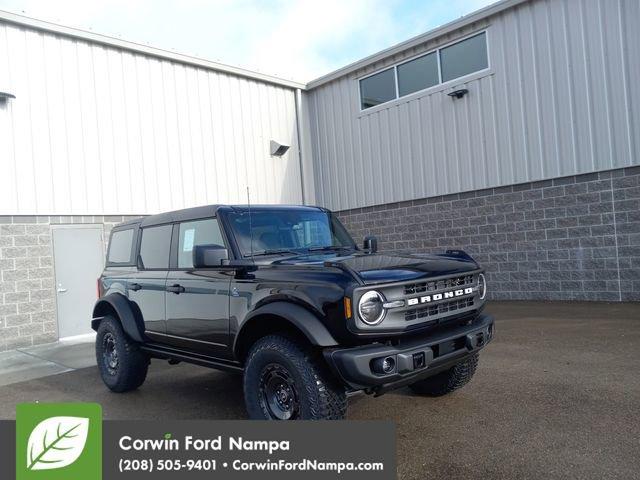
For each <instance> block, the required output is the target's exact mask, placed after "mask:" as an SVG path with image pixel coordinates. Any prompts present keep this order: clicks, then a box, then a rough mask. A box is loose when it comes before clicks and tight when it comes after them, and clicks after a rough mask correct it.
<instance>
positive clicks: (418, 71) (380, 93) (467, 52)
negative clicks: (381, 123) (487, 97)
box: [360, 32, 489, 110]
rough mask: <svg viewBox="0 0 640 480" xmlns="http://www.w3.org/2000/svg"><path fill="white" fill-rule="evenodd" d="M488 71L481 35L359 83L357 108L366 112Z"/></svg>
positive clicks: (404, 63) (483, 38)
mask: <svg viewBox="0 0 640 480" xmlns="http://www.w3.org/2000/svg"><path fill="white" fill-rule="evenodd" d="M488 67H489V57H488V55H487V34H486V32H482V33H478V34H476V35H474V36H472V37H468V38H465V39H463V40H460V41H458V42H456V43H453V44H451V45H447V46H444V47H441V48H439V49H437V50H434V51H433V52H429V53H427V54H425V55H421V56H420V57H418V58H414V59H412V60H409V61H406V62H403V63H400V64H398V65H394V66H393V67H391V68H388V69H386V70H383V71H382V72H378V73H375V74H373V75H370V76H368V77H365V78H363V79H361V80H360V106H361V109H362V110H366V109H367V108H371V107H375V106H376V105H380V104H382V103H386V102H389V101H391V100H395V99H397V98H399V97H403V96H405V95H409V94H411V93H415V92H419V91H421V90H425V89H427V88H430V87H434V86H436V85H439V84H441V83H444V82H448V81H450V80H454V79H456V78H461V77H464V76H466V75H469V74H471V73H475V72H479V71H482V70H485V69H487V68H488ZM396 85H397V88H396Z"/></svg>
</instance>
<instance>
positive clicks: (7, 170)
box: [0, 24, 19, 212]
mask: <svg viewBox="0 0 640 480" xmlns="http://www.w3.org/2000/svg"><path fill="white" fill-rule="evenodd" d="M7 29H8V27H7V26H6V25H1V24H0V88H6V90H7V91H8V92H18V87H17V85H18V84H17V83H14V81H17V80H18V78H19V74H18V72H12V71H11V70H10V69H9V65H10V58H9V56H10V54H9V40H8V32H7ZM14 105H15V104H14V102H4V105H0V132H3V137H2V138H3V140H4V141H2V142H0V164H1V165H2V170H3V171H2V175H0V205H4V208H6V209H8V210H13V211H16V212H17V211H19V210H18V209H19V205H18V194H17V193H18V191H17V188H16V186H18V179H17V178H16V144H15V139H16V132H15V128H14V124H15V123H16V120H15V119H16V118H17V113H16V112H15V111H14Z"/></svg>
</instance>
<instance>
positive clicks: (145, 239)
mask: <svg viewBox="0 0 640 480" xmlns="http://www.w3.org/2000/svg"><path fill="white" fill-rule="evenodd" d="M172 230H173V226H172V225H160V226H153V227H146V228H143V229H141V231H140V240H139V245H140V249H139V252H140V253H139V258H138V259H137V262H136V263H138V272H137V273H135V274H133V275H132V276H131V277H130V278H129V281H128V282H127V291H128V294H129V300H131V301H132V302H134V303H135V304H136V305H137V306H138V308H139V309H140V312H141V314H142V318H143V320H144V326H145V331H146V333H147V335H149V336H150V337H151V338H153V339H155V340H160V341H164V337H158V335H164V334H165V333H166V330H167V327H166V310H165V294H166V291H165V284H166V280H167V273H168V270H169V252H170V250H171V233H172Z"/></svg>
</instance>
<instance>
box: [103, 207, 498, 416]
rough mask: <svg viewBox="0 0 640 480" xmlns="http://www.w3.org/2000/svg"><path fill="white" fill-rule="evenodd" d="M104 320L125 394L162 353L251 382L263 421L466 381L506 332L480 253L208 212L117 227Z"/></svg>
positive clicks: (249, 394) (111, 362)
mask: <svg viewBox="0 0 640 480" xmlns="http://www.w3.org/2000/svg"><path fill="white" fill-rule="evenodd" d="M98 290H99V296H100V298H99V300H98V302H97V303H96V305H95V308H94V311H93V320H92V327H93V329H94V330H96V331H97V338H96V357H97V361H98V366H99V369H100V374H101V376H102V379H103V381H104V383H105V384H106V385H107V387H109V388H110V389H111V390H113V391H115V392H125V391H128V390H132V389H135V388H137V387H139V386H140V385H142V383H143V382H144V380H145V377H146V375H147V369H148V367H149V361H150V359H151V358H158V359H166V360H168V361H169V363H171V364H175V363H178V362H180V361H184V362H191V363H194V364H198V365H203V366H207V367H213V368H219V369H223V370H229V371H234V372H239V373H240V372H242V373H244V380H243V381H244V397H245V403H246V407H247V411H248V413H249V416H250V417H251V418H254V419H277V420H293V419H339V418H343V417H344V415H345V412H346V407H347V394H348V393H350V392H356V391H364V392H366V393H370V394H375V395H380V394H382V393H384V392H386V391H389V390H391V389H395V388H398V387H401V386H406V385H408V386H409V387H410V388H411V389H412V390H413V391H414V392H416V393H418V394H425V395H443V394H446V393H449V392H451V391H453V390H455V389H457V388H460V387H462V386H463V385H465V384H466V383H467V382H468V381H469V380H470V379H471V377H472V376H473V374H474V373H475V370H476V366H477V363H478V351H479V350H480V349H481V348H483V347H484V346H485V345H486V344H487V343H488V342H489V341H490V340H491V339H492V337H493V334H494V322H493V318H492V317H491V316H489V315H487V314H485V313H483V308H484V303H485V295H486V285H485V278H484V275H483V274H482V269H481V268H480V267H479V266H478V264H477V263H476V262H475V261H474V260H473V259H472V258H471V257H469V256H468V255H467V254H465V253H464V252H463V251H460V250H449V251H447V252H446V253H445V254H441V255H385V254H381V253H377V241H376V239H375V238H374V237H367V238H365V242H364V248H360V247H358V246H357V245H356V244H355V243H354V241H353V240H352V238H351V237H350V235H349V234H348V233H347V231H346V230H345V228H344V227H343V226H342V224H341V223H340V221H339V220H338V219H337V218H336V216H334V215H333V214H332V213H331V212H330V211H328V210H326V209H323V208H317V207H306V206H305V207H303V206H251V207H247V206H205V207H197V208H191V209H187V210H180V211H176V212H170V213H163V214H159V215H152V216H149V217H145V218H141V219H138V220H133V221H129V222H126V223H122V224H120V225H118V226H116V227H114V229H113V231H112V233H111V238H110V242H109V250H108V254H107V262H106V267H105V270H104V273H103V274H102V275H101V277H100V278H99V280H98Z"/></svg>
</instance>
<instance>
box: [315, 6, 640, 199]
mask: <svg viewBox="0 0 640 480" xmlns="http://www.w3.org/2000/svg"><path fill="white" fill-rule="evenodd" d="M639 24H640V2H638V0H534V1H532V2H528V3H524V4H521V5H520V6H517V7H515V8H512V9H509V10H506V11H505V12H503V13H500V14H498V15H495V16H493V17H490V18H488V19H486V20H485V21H483V22H482V23H479V24H476V25H472V26H470V27H467V28H465V29H464V30H462V31H459V32H457V33H456V34H451V35H447V36H446V37H445V38H440V39H438V40H437V41H433V42H429V43H428V44H426V45H423V46H422V47H419V48H412V49H410V50H408V51H405V52H403V53H402V54H401V55H397V56H394V57H393V58H388V59H386V60H384V61H381V62H378V63H377V64H375V65H372V66H369V67H368V68H366V69H362V70H360V71H358V72H355V73H354V74H351V75H349V76H347V77H343V78H341V79H338V80H335V81H332V82H330V83H327V84H324V85H321V86H319V87H317V88H316V89H313V90H312V91H311V92H309V93H308V96H309V98H308V100H309V111H310V119H309V120H310V126H311V133H312V147H311V149H312V152H313V160H314V169H315V178H316V184H315V187H316V188H315V189H316V203H318V204H321V205H324V206H327V207H329V208H332V209H334V210H345V209H350V208H356V207H362V206H368V205H377V204H384V203H391V202H396V201H403V200H410V199H416V198H424V197H431V196H436V195H443V194H448V193H456V192H462V191H469V190H476V189H482V188H487V187H494V186H501V185H509V184H515V183H520V182H527V181H532V180H538V179H547V178H554V177H560V176H565V175H572V174H576V173H585V172H591V171H597V170H606V169H611V168H616V167H624V166H629V165H637V164H639V163H640V160H639V159H640V89H638V88H636V82H637V79H639V78H640V53H639V52H640V51H639V50H638V49H639V48H640V47H639V46H640V28H638V25H639ZM483 28H487V33H488V44H489V58H490V67H491V68H490V70H489V72H488V73H486V74H483V75H479V76H476V77H473V76H471V77H469V79H468V81H466V82H454V83H453V84H452V85H449V87H452V88H453V87H456V88H460V87H461V86H463V87H465V88H468V89H469V92H470V93H469V94H468V95H466V96H465V97H464V98H463V99H460V100H453V99H451V98H450V97H448V96H447V95H446V94H447V93H448V92H449V91H451V90H452V88H447V89H445V90H441V89H440V90H438V89H436V90H432V91H430V92H425V94H422V95H416V94H414V95H412V96H410V97H408V98H407V99H404V100H402V99H400V100H397V101H395V102H391V103H389V104H387V107H385V108H380V107H376V108H373V109H371V111H365V112H362V113H361V112H360V109H359V99H358V80H357V79H358V78H360V77H362V76H363V75H366V74H368V73H371V72H373V71H376V70H379V69H381V68H382V67H385V66H388V65H392V64H394V63H396V62H398V61H400V60H403V59H405V58H408V57H412V56H414V55H416V54H419V53H421V52H426V51H429V50H431V49H433V48H434V47H436V46H438V45H442V44H444V43H447V42H451V41H453V40H455V39H456V38H457V37H461V36H464V35H466V34H469V33H472V32H474V31H477V30H481V29H483Z"/></svg>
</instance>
